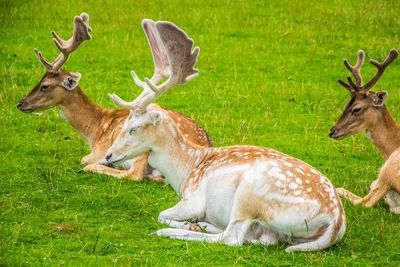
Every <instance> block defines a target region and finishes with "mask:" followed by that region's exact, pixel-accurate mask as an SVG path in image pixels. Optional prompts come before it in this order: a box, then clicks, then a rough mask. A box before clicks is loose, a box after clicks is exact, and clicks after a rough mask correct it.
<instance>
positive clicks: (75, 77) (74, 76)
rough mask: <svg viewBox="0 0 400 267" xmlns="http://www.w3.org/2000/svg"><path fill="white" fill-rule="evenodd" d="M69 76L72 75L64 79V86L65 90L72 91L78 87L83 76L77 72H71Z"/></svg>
mask: <svg viewBox="0 0 400 267" xmlns="http://www.w3.org/2000/svg"><path fill="white" fill-rule="evenodd" d="M69 74H70V75H69V76H68V77H67V78H65V79H64V81H63V86H64V88H65V89H67V90H69V91H72V90H74V89H75V88H76V87H77V86H78V82H79V80H80V79H81V74H80V73H77V72H70V73H69Z"/></svg>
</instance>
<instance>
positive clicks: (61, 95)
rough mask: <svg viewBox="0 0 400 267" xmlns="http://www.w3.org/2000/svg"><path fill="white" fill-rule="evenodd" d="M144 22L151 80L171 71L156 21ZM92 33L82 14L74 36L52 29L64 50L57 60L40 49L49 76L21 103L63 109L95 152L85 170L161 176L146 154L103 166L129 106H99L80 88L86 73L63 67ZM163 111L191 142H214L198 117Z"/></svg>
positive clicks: (136, 177) (123, 175) (28, 107)
mask: <svg viewBox="0 0 400 267" xmlns="http://www.w3.org/2000/svg"><path fill="white" fill-rule="evenodd" d="M142 26H143V29H144V32H145V34H146V37H147V39H148V41H149V45H150V49H151V52H152V54H153V60H154V64H155V69H156V75H155V76H154V77H153V78H152V80H155V81H157V80H158V79H162V78H164V77H165V76H166V75H167V73H166V71H167V70H168V64H169V63H168V60H167V56H166V53H165V50H164V49H163V47H162V44H160V41H159V38H158V37H157V32H156V30H155V27H154V21H151V20H143V23H142ZM91 31H92V29H91V27H90V26H89V15H88V14H86V13H82V14H81V15H80V16H76V17H74V31H73V35H72V37H71V38H70V39H69V40H68V41H64V40H62V39H61V38H60V37H59V36H58V35H57V34H56V33H55V32H52V35H53V42H54V44H55V45H56V47H57V48H58V50H59V51H60V54H59V56H58V57H57V58H56V59H55V60H54V61H53V62H52V63H49V62H47V61H46V60H45V59H44V58H43V56H42V54H41V53H40V52H39V51H37V50H36V49H35V53H36V56H37V58H38V59H39V61H40V62H41V63H42V65H43V66H44V67H45V69H46V74H45V75H44V76H43V78H42V79H41V81H40V82H39V83H38V84H37V85H36V86H35V88H33V89H32V90H31V92H30V93H29V94H28V95H27V96H26V97H25V98H24V99H23V100H21V101H20V103H19V104H18V105H17V107H18V109H20V110H21V111H23V112H25V113H29V112H33V111H37V110H43V109H48V108H53V107H57V106H58V107H60V108H61V113H62V116H63V117H64V118H65V119H66V120H67V121H68V122H69V123H70V124H71V125H72V126H73V127H74V128H75V129H76V130H77V131H78V132H79V133H80V135H81V136H83V137H84V139H85V140H86V141H87V142H88V143H89V145H90V148H91V153H90V154H89V155H87V156H85V157H83V158H82V160H81V162H82V163H83V164H85V165H87V166H85V167H84V171H87V172H93V173H102V174H107V175H111V176H114V177H117V178H128V179H131V180H142V179H143V178H144V176H147V177H150V178H153V179H156V180H160V179H161V177H160V176H159V173H158V172H156V171H154V170H152V169H151V168H150V167H149V166H148V163H147V157H148V155H147V154H143V155H139V156H138V157H135V158H134V159H132V160H128V161H123V162H119V163H118V164H115V165H113V166H112V167H111V166H104V165H101V164H99V163H101V162H102V161H103V160H104V157H105V155H106V152H107V149H108V148H109V147H110V146H111V144H112V143H113V142H114V140H115V139H116V138H117V136H118V135H119V133H120V131H121V129H122V127H123V125H124V121H125V120H126V118H128V116H129V113H130V110H129V109H106V108H103V107H101V106H98V105H96V104H95V103H93V102H92V101H90V99H89V98H88V97H87V96H86V95H85V93H84V92H83V91H82V90H81V88H80V86H79V80H80V78H81V75H80V74H79V73H73V72H68V71H65V70H62V69H61V67H62V66H63V64H65V62H66V61H67V60H68V58H69V56H70V55H71V54H72V53H73V52H74V51H75V50H76V49H77V48H78V47H79V46H80V45H81V44H82V43H83V42H84V41H85V40H90V39H91V36H90V33H91ZM164 110H165V111H166V112H169V113H170V114H171V118H172V119H173V120H174V121H176V122H177V123H179V125H181V127H180V130H181V131H182V132H184V133H185V134H186V135H187V136H188V138H189V139H191V140H192V142H194V143H196V144H199V145H204V146H210V145H212V143H211V139H210V138H209V136H208V134H207V133H206V132H205V131H204V130H203V129H202V128H201V127H200V126H199V125H197V124H196V122H195V121H193V120H192V119H190V118H189V117H186V116H184V115H182V114H180V113H179V112H176V111H172V110H168V109H164ZM153 174H156V175H153Z"/></svg>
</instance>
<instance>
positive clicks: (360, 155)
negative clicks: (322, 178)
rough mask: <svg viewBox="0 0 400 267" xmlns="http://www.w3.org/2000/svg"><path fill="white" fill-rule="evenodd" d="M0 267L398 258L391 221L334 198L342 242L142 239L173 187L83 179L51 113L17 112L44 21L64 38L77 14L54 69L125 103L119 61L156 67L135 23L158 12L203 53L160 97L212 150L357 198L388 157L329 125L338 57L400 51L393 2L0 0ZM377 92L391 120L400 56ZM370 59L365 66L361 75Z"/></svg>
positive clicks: (103, 98)
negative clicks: (279, 161)
mask: <svg viewBox="0 0 400 267" xmlns="http://www.w3.org/2000/svg"><path fill="white" fill-rule="evenodd" d="M0 10H1V13H0V24H1V27H0V83H1V85H0V87H1V88H0V265H6V266H10V265H11V266H13V265H17V266H20V265H23V266H25V265H27V266H30V265H34V266H43V265H66V266H110V265H123V266H126V265H132V266H138V265H159V266H161V265H162V266H172V265H180V266H188V265H192V266H204V265H210V266H212V265H215V266H222V265H228V266H232V265H261V266H267V265H322V266H360V265H369V266H372V265H385V266H399V265H400V241H399V240H400V216H399V215H393V214H390V213H389V212H388V209H387V207H386V205H385V203H383V202H382V201H381V202H380V203H379V204H378V206H377V207H376V208H374V209H366V208H363V207H359V206H354V205H352V204H351V203H350V202H348V201H346V200H343V203H344V206H345V210H346V215H347V220H348V227H347V233H346V235H345V238H344V239H343V241H342V242H340V243H339V244H337V245H335V246H333V247H331V248H329V249H327V250H324V251H319V252H312V253H295V254H287V253H285V252H284V248H285V246H286V245H285V244H281V245H279V246H272V247H262V246H259V245H245V246H242V247H228V246H224V245H219V244H206V243H197V242H184V241H178V240H170V239H165V238H159V237H154V236H149V234H150V233H152V232H154V231H155V230H157V229H161V228H163V227H164V225H161V224H159V223H158V222H157V216H158V214H159V213H160V212H161V211H162V210H164V209H166V208H168V207H171V206H172V205H174V204H175V203H176V202H177V200H178V197H177V196H176V195H175V193H174V192H173V190H172V188H171V187H170V186H168V185H164V184H160V183H156V182H152V181H143V182H132V181H129V180H117V179H115V178H112V177H109V176H105V175H96V174H88V173H78V171H79V170H80V169H81V168H82V165H81V164H80V159H81V158H82V156H84V155H86V154H88V153H89V147H88V146H87V145H86V144H85V143H84V141H83V140H82V139H81V138H80V136H79V135H78V134H77V133H76V132H75V130H74V129H73V128H72V127H71V126H70V125H68V123H66V122H65V121H64V120H62V119H61V118H59V116H58V113H59V110H58V109H57V108H55V109H50V110H45V111H40V112H35V113H32V114H23V113H22V112H20V111H19V110H18V109H17V108H16V104H17V103H18V102H19V100H20V99H22V98H23V97H24V96H25V95H26V94H27V93H28V92H29V91H30V90H31V89H32V88H33V87H34V86H35V84H36V83H37V82H38V81H39V80H40V78H41V77H42V75H43V74H44V69H43V67H42V65H41V64H40V63H39V62H38V61H37V59H36V57H35V55H34V52H33V48H38V49H39V50H40V51H41V52H42V53H43V54H44V56H45V57H46V58H48V59H53V58H55V56H56V55H57V54H58V50H57V49H55V47H54V45H53V43H52V42H51V36H50V31H51V30H55V31H56V32H57V33H58V34H59V35H60V36H61V37H67V36H68V37H69V36H70V34H71V32H72V18H73V16H75V15H79V14H80V13H81V12H83V11H85V12H87V13H88V14H89V15H90V17H91V20H90V24H91V27H92V28H93V32H92V40H91V41H89V42H85V43H84V44H83V45H82V46H81V47H80V48H79V49H78V50H77V51H76V52H75V53H74V54H73V55H72V56H71V58H70V59H69V61H68V63H67V64H66V65H65V67H64V69H66V70H69V71H75V72H80V73H81V74H82V79H81V81H80V86H81V88H82V89H83V90H84V91H85V92H86V93H87V95H88V96H89V97H90V98H91V99H92V100H93V101H94V102H96V103H98V104H100V105H102V106H105V107H110V108H116V106H115V105H113V104H112V103H111V101H109V100H108V98H107V93H113V92H115V93H117V94H118V95H120V96H121V97H123V98H125V99H133V98H134V97H135V96H136V95H137V94H138V93H139V92H140V90H138V89H137V88H136V86H135V85H134V83H133V82H132V80H131V77H130V70H131V69H134V70H135V71H136V72H137V74H138V75H139V77H148V76H151V75H152V71H153V62H152V59H151V54H150V50H149V48H148V44H147V41H146V38H145V36H144V33H143V31H142V29H141V26H140V23H141V20H142V19H143V18H151V19H153V20H169V21H172V22H174V23H175V24H177V25H178V26H180V27H181V28H183V29H184V30H185V31H186V32H187V33H188V34H189V35H190V36H191V37H192V38H193V39H194V41H195V44H196V45H198V46H199V47H200V48H201V52H200V56H199V61H198V63H197V65H196V67H197V68H198V69H199V70H200V76H199V77H198V78H196V79H194V80H193V81H192V82H190V83H189V84H187V85H185V86H179V87H176V88H174V89H173V90H171V91H170V92H168V93H167V94H165V95H164V96H163V97H161V98H160V99H159V100H158V101H157V103H158V104H160V105H162V106H165V107H168V108H171V109H174V110H177V111H179V112H182V113H184V114H186V115H189V116H191V117H192V118H194V119H195V120H196V121H197V122H198V123H199V124H200V125H202V126H204V127H205V129H207V131H208V133H209V134H210V136H211V137H212V139H213V141H214V144H215V145H216V146H227V145H234V144H252V145H258V146H266V147H271V148H274V149H277V150H279V151H282V152H284V153H287V154H289V155H292V156H295V157H297V158H300V159H302V160H304V161H305V162H307V163H309V164H311V165H312V166H314V167H316V168H317V169H319V170H320V171H321V172H322V173H324V174H325V175H326V176H327V177H329V178H330V179H331V181H332V183H333V184H334V185H335V186H337V187H346V188H349V189H351V190H352V191H353V192H355V193H357V194H360V195H364V194H366V193H367V192H368V189H369V185H370V183H371V181H372V180H373V179H375V178H376V176H377V173H378V171H379V168H380V167H381V165H382V164H383V162H384V160H383V158H382V156H381V155H380V154H379V152H378V151H377V149H376V148H375V147H374V146H373V144H372V143H371V142H370V141H369V140H367V139H366V138H365V136H364V134H363V133H360V134H357V135H355V136H352V137H349V138H346V139H344V140H341V141H336V140H332V139H330V138H329V137H328V131H329V128H330V127H331V126H332V125H333V124H334V123H335V121H336V119H337V118H338V117H339V115H340V114H341V111H342V109H343V107H344V105H345V103H346V102H347V101H348V99H349V95H348V92H347V91H346V90H344V89H343V88H342V87H341V86H340V85H339V84H338V83H337V79H339V78H341V79H345V78H346V77H347V76H348V75H349V73H348V71H347V70H346V69H345V67H344V66H343V63H342V62H343V59H344V58H348V59H349V60H350V62H351V63H354V62H355V59H356V52H357V50H359V49H364V50H365V52H366V58H367V59H370V58H375V59H377V60H383V59H384V58H385V57H386V55H387V53H388V52H389V51H390V49H391V48H393V47H395V48H398V49H399V48H400V43H399V40H400V39H399V37H400V36H399V33H400V32H399V31H400V30H399V29H400V17H399V13H398V10H400V2H398V1H354V0H346V1H345V0H338V1H336V0H335V1H324V0H323V1H286V0H283V1H239V0H238V1H233V0H223V1H219V0H218V1H186V0H185V1H182V0H168V1H142V0H140V1H116V0H114V1H94V0H86V1H23V0H14V1H11V0H0ZM399 62H400V61H399V59H397V60H396V61H395V62H394V63H392V64H391V66H390V67H389V68H388V69H387V71H386V72H385V74H384V75H383V77H382V78H381V80H380V81H379V82H378V84H377V85H376V88H375V90H387V91H388V92H389V98H388V101H387V106H388V109H389V110H390V111H391V113H392V115H393V116H394V117H395V118H397V119H399V120H400V110H399V109H398V107H399V105H400V79H399V77H400V63H399ZM374 72H375V68H374V67H373V66H372V65H370V64H366V65H365V67H364V69H363V75H364V79H368V78H369V77H371V76H372V75H373V73H374Z"/></svg>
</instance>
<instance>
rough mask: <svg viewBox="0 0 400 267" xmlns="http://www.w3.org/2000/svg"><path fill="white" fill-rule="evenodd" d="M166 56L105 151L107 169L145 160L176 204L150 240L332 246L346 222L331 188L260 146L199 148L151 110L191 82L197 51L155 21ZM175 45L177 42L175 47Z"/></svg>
mask: <svg viewBox="0 0 400 267" xmlns="http://www.w3.org/2000/svg"><path fill="white" fill-rule="evenodd" d="M156 28H157V30H158V33H159V36H160V39H161V40H162V42H163V43H164V46H165V48H166V50H167V55H168V58H169V60H170V62H171V64H170V72H169V73H170V76H169V78H168V79H167V80H166V81H164V82H163V83H161V84H156V83H153V82H152V81H151V80H149V79H148V78H145V80H144V81H142V80H140V79H139V78H138V77H136V84H137V85H139V86H140V87H141V88H142V89H143V93H141V94H140V95H139V96H138V97H137V98H136V99H135V100H133V101H131V102H128V101H125V100H123V99H122V98H120V97H119V96H118V95H116V94H110V95H109V97H110V99H111V100H112V101H113V102H114V103H115V104H117V105H119V106H121V107H126V108H130V110H131V114H132V116H131V117H129V118H127V119H126V121H125V124H124V127H123V129H122V130H121V133H120V135H119V136H118V138H117V139H116V140H115V142H114V143H113V145H112V146H111V147H110V148H109V149H108V152H107V155H106V160H107V162H108V163H109V164H113V163H115V162H119V161H121V160H126V159H130V158H135V157H137V156H138V155H141V154H143V153H148V154H149V164H150V165H151V166H152V167H154V168H156V169H157V170H159V171H160V172H161V173H163V174H164V177H165V179H166V180H167V182H168V184H170V185H171V186H172V188H173V189H174V191H175V192H176V193H177V194H178V196H179V198H180V201H179V202H178V203H177V204H176V205H175V206H174V207H171V208H169V209H166V210H164V211H162V212H161V213H160V214H159V217H158V221H159V222H160V223H165V224H167V225H169V227H170V228H165V229H161V230H158V231H156V232H155V233H153V234H154V235H156V236H164V237H169V238H174V239H181V240H193V241H205V242H210V243H223V244H227V245H232V246H235V245H236V246H239V245H242V244H243V243H245V242H253V243H259V244H263V245H273V244H277V243H278V242H279V241H285V242H289V243H291V244H292V245H291V246H289V247H288V248H286V251H287V252H293V251H312V250H320V249H324V248H327V247H329V246H331V245H333V244H335V243H337V242H339V241H340V240H341V239H342V238H343V235H344V233H345V230H346V217H345V213H344V210H343V206H342V203H341V200H340V197H339V195H338V194H337V193H336V191H335V188H334V187H333V185H332V183H331V182H330V181H329V179H328V178H326V177H325V176H324V175H323V174H321V173H320V172H319V171H318V170H316V169H315V168H313V167H311V166H310V165H308V164H307V163H305V162H303V161H301V160H299V159H296V158H294V157H291V156H288V155H285V154H284V153H281V152H278V151H276V150H273V149H270V148H266V147H256V146H231V147H220V148H217V147H205V146H202V145H199V144H195V143H193V142H192V141H191V140H190V139H189V138H187V136H186V135H185V134H184V133H183V132H182V131H181V130H180V128H179V127H178V124H177V123H176V121H174V120H173V119H172V118H171V115H170V113H168V112H166V111H165V110H162V109H161V108H160V107H158V106H155V105H153V104H152V102H153V101H155V100H156V99H158V98H159V97H160V96H161V95H163V94H164V93H165V92H167V91H168V90H170V89H171V88H173V87H174V86H176V85H177V84H179V83H180V82H181V81H188V80H191V79H192V75H193V73H196V72H197V70H195V69H193V67H194V64H195V61H194V60H193V57H194V55H196V53H197V51H198V48H197V47H196V48H194V49H193V50H192V48H193V42H192V41H191V40H189V39H188V36H187V35H186V33H185V32H184V31H182V30H180V29H179V28H178V27H176V25H174V24H172V23H170V22H157V23H156ZM177 40H181V41H177Z"/></svg>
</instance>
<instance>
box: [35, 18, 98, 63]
mask: <svg viewBox="0 0 400 267" xmlns="http://www.w3.org/2000/svg"><path fill="white" fill-rule="evenodd" d="M91 31H92V28H91V27H90V26H89V15H88V14H86V13H82V14H81V15H80V16H75V17H74V32H73V35H72V37H71V38H70V39H69V40H68V41H65V40H63V39H61V38H60V37H59V36H58V35H57V34H56V33H55V32H54V31H52V32H51V35H52V36H53V42H54V44H55V45H56V47H57V48H58V50H60V52H61V53H60V54H59V55H58V56H57V58H56V59H55V60H54V61H53V62H52V63H49V62H47V61H46V60H45V59H44V58H43V56H42V53H40V52H39V51H38V50H37V49H36V48H35V53H36V57H37V58H38V59H39V61H40V62H41V63H42V64H43V66H44V67H45V68H46V69H48V70H59V69H60V68H61V67H62V65H64V63H65V62H66V61H67V60H68V57H69V55H70V54H71V53H72V52H74V51H75V50H76V49H77V48H78V47H79V45H80V44H81V43H83V42H84V41H85V40H90V39H91V38H92V37H91V36H90V32H91Z"/></svg>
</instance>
